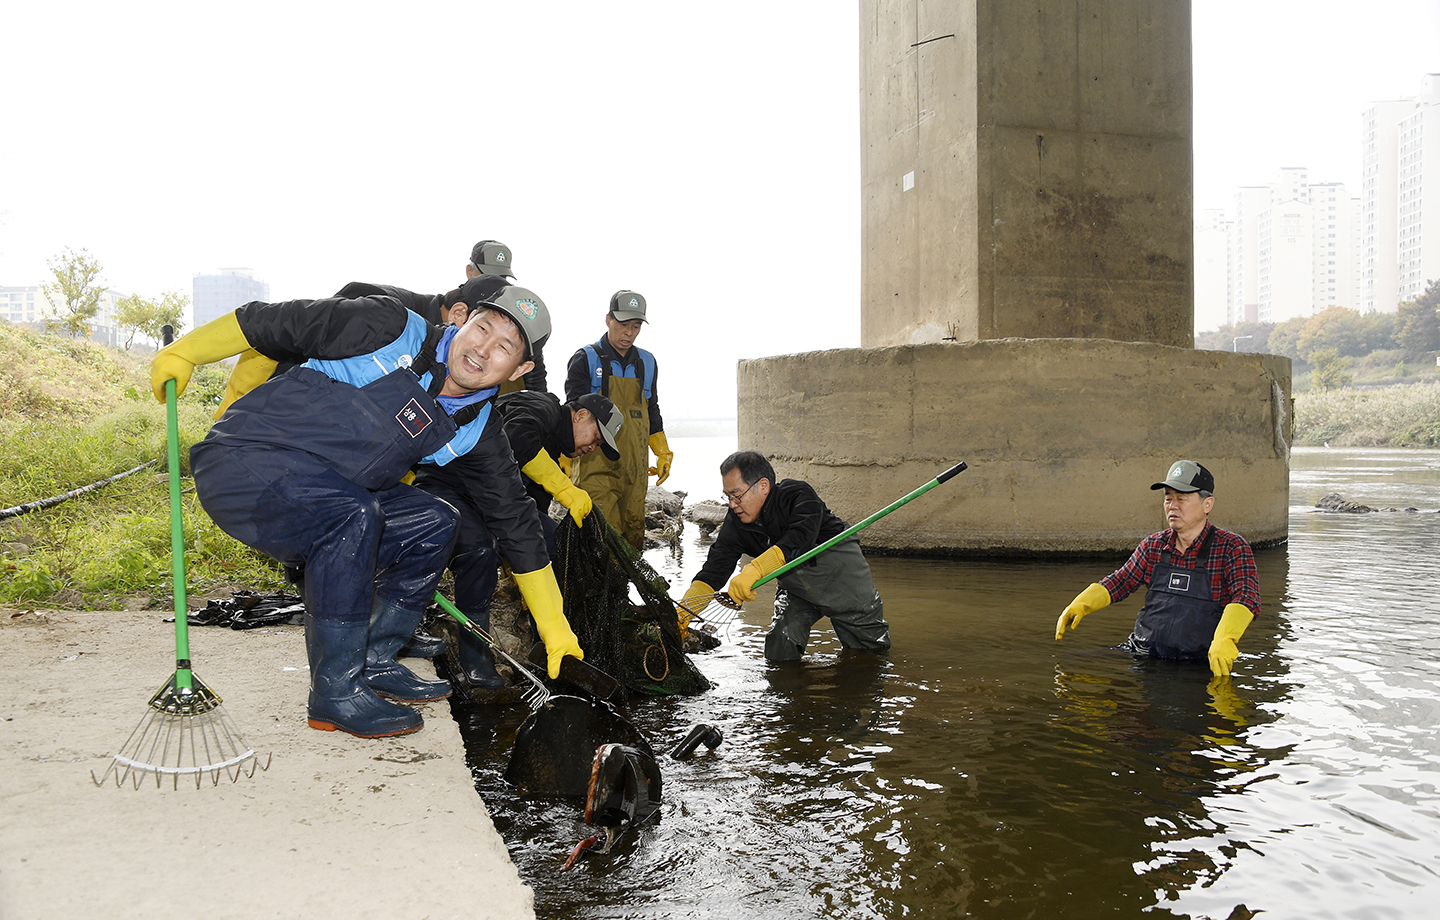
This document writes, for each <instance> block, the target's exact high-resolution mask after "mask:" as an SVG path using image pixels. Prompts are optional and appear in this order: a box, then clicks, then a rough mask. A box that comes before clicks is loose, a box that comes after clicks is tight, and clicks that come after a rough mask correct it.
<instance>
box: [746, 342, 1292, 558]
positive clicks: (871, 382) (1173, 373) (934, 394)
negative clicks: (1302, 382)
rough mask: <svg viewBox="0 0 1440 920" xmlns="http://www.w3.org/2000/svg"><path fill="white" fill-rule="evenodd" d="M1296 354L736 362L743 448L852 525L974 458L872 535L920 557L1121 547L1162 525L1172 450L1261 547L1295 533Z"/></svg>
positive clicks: (1066, 353) (900, 356)
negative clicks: (803, 484) (1193, 463)
mask: <svg viewBox="0 0 1440 920" xmlns="http://www.w3.org/2000/svg"><path fill="white" fill-rule="evenodd" d="M1290 406H1291V401H1290V360H1289V359H1288V358H1283V357H1278V356H1275V355H1259V354H1231V353H1229V352H1216V351H1197V350H1194V349H1191V348H1176V347H1171V346H1166V345H1156V344H1150V343H1143V342H1113V341H1108V340H1101V339H995V340H989V341H982V342H970V343H958V344H935V345H904V346H892V347H886V348H858V349H840V350H834V351H825V352H814V353H809V354H796V355H781V356H777V357H770V358H761V359H757V360H751V361H742V362H741V363H740V369H739V422H740V431H739V435H740V441H739V443H740V446H741V447H742V448H747V449H754V450H758V451H761V452H762V453H764V454H766V455H767V456H769V457H770V459H771V461H772V462H773V463H774V465H775V471H776V474H777V475H778V476H780V477H782V478H785V477H794V478H798V479H804V480H806V481H808V482H810V483H811V484H812V485H814V486H815V488H816V489H817V490H818V491H819V493H820V495H821V497H822V498H824V500H825V502H826V503H827V504H828V505H829V506H830V507H831V508H832V509H833V510H834V511H835V512H836V513H837V514H839V515H840V516H841V517H843V518H845V519H846V520H848V521H851V522H855V521H859V520H860V519H861V518H863V517H865V516H866V515H867V514H869V513H871V512H873V511H875V510H878V509H879V508H882V507H884V506H885V505H887V504H889V503H890V502H891V501H894V500H895V499H896V498H899V497H900V496H901V495H903V494H904V493H905V492H906V491H908V490H909V489H912V488H915V487H917V486H920V485H922V484H924V483H925V482H926V481H927V480H929V479H931V478H933V477H934V476H935V475H936V474H937V473H939V472H941V471H942V470H944V469H945V468H947V467H949V466H950V465H952V464H954V463H955V462H956V461H959V460H965V461H966V462H968V463H969V466H970V468H969V469H968V470H967V471H966V472H965V473H963V474H961V476H960V477H958V478H957V479H955V480H952V481H951V482H950V483H948V484H947V485H944V486H942V487H940V489H937V490H935V491H934V492H932V493H930V494H927V495H925V496H923V497H922V498H920V499H917V500H916V501H915V502H912V503H911V504H910V505H907V506H906V507H904V508H903V509H901V510H899V511H896V512H895V513H894V514H892V515H890V516H889V517H887V518H884V519H883V520H881V521H879V522H877V523H875V524H874V525H872V526H871V527H870V528H869V529H867V530H866V531H865V532H864V535H863V536H862V537H861V540H862V542H863V543H864V544H865V546H867V547H869V548H880V549H887V550H893V551H897V552H909V553H940V554H998V555H1034V554H1066V553H1101V552H1103V553H1112V552H1128V551H1130V550H1132V549H1134V547H1135V544H1136V542H1137V540H1138V539H1139V537H1141V536H1143V535H1144V534H1148V533H1152V532H1154V531H1157V530H1161V529H1163V528H1164V526H1165V523H1164V520H1163V518H1162V516H1161V508H1160V500H1159V499H1158V498H1157V497H1156V493H1154V492H1151V491H1150V490H1149V485H1150V484H1151V483H1152V482H1155V481H1156V480H1158V479H1161V478H1163V476H1164V473H1165V470H1166V468H1167V466H1168V465H1169V464H1170V463H1171V462H1173V461H1174V460H1176V459H1179V458H1190V459H1195V460H1199V461H1200V462H1201V463H1203V464H1204V465H1205V466H1206V467H1207V468H1209V469H1210V470H1211V471H1212V472H1213V473H1214V474H1215V479H1216V484H1217V491H1216V504H1215V511H1214V513H1213V514H1212V515H1211V520H1212V521H1214V522H1215V523H1216V525H1218V526H1220V527H1223V528H1225V529H1227V530H1233V531H1235V532H1237V533H1239V534H1241V535H1242V536H1244V537H1245V538H1246V539H1247V540H1249V541H1250V542H1251V543H1252V544H1253V545H1262V546H1263V545H1267V544H1273V543H1278V542H1283V541H1284V540H1285V537H1286V529H1287V526H1288V505H1289V443H1290V434H1291V427H1292V423H1291V412H1290Z"/></svg>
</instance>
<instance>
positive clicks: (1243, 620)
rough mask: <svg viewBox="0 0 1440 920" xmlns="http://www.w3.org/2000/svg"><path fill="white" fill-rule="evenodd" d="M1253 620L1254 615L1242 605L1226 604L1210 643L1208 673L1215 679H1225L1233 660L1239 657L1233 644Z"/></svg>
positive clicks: (1237, 649) (1236, 647)
mask: <svg viewBox="0 0 1440 920" xmlns="http://www.w3.org/2000/svg"><path fill="white" fill-rule="evenodd" d="M1253 619H1255V614H1253V613H1251V612H1250V608H1249V607H1246V606H1245V605H1244V604H1226V605H1225V612H1224V613H1222V614H1220V622H1219V624H1218V625H1216V627H1215V638H1214V639H1213V640H1211V642H1210V673H1211V674H1214V675H1215V676H1216V677H1227V676H1229V674H1230V668H1231V667H1233V666H1234V664H1235V659H1236V658H1239V657H1240V647H1239V646H1238V645H1236V644H1235V643H1236V642H1238V641H1239V639H1240V637H1241V636H1243V635H1244V634H1245V627H1247V626H1249V625H1250V621H1251V620H1253Z"/></svg>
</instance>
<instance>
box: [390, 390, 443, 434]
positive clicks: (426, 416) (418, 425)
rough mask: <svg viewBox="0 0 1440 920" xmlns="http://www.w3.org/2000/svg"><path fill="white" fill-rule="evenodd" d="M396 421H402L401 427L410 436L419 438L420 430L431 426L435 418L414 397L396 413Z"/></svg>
mask: <svg viewBox="0 0 1440 920" xmlns="http://www.w3.org/2000/svg"><path fill="white" fill-rule="evenodd" d="M395 421H397V422H399V423H400V427H401V428H404V429H405V431H406V432H407V433H408V434H409V435H410V437H412V438H418V437H420V432H422V431H424V430H425V429H426V428H428V427H430V423H431V422H433V421H435V420H434V419H433V418H431V417H430V413H428V412H426V411H425V410H424V409H423V408H422V407H421V405H420V401H419V400H415V399H412V400H410V401H409V402H408V403H406V404H405V408H403V409H401V410H400V411H399V412H397V413H395Z"/></svg>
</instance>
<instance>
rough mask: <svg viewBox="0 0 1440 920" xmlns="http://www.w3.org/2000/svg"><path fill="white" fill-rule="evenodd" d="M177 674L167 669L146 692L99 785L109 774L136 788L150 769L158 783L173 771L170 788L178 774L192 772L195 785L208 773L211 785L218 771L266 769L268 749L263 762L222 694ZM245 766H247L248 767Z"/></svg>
mask: <svg viewBox="0 0 1440 920" xmlns="http://www.w3.org/2000/svg"><path fill="white" fill-rule="evenodd" d="M178 677H179V674H178V672H177V673H176V674H173V675H171V677H170V680H169V681H167V682H166V683H165V685H164V686H162V687H161V688H160V689H159V690H157V691H156V692H155V695H154V696H152V697H151V698H150V703H149V707H148V709H149V711H147V712H146V713H145V715H144V716H142V717H141V718H140V722H139V724H137V725H136V726H135V730H134V731H132V732H131V733H130V737H129V738H128V739H126V741H125V744H124V745H123V746H121V748H120V753H118V754H116V755H115V756H114V757H112V758H111V760H110V764H109V766H107V767H106V768H105V772H104V773H103V774H102V775H100V776H98V777H97V776H96V775H95V771H93V770H92V771H90V778H91V779H92V780H94V782H95V785H97V786H103V785H105V784H106V782H107V781H108V780H109V779H110V777H111V776H114V778H115V786H116V787H117V788H119V787H121V786H123V785H125V783H126V782H130V783H131V784H133V786H134V788H136V789H139V788H140V784H141V783H143V782H144V781H145V780H146V778H147V777H148V776H150V775H151V774H153V775H154V777H155V787H156V788H157V789H158V788H159V787H160V783H161V781H162V779H163V778H164V777H166V776H169V777H171V779H172V785H173V788H176V789H178V788H179V787H180V777H182V776H183V777H185V778H186V780H187V781H188V780H189V778H190V777H191V776H193V777H195V788H196V789H199V788H200V785H201V782H202V781H203V780H204V778H205V776H206V775H209V777H210V779H211V785H216V786H218V785H219V784H220V775H221V774H222V773H223V774H224V775H226V776H228V777H230V781H231V782H232V783H233V782H237V781H238V780H239V779H240V777H241V776H254V775H255V771H256V770H257V769H261V770H268V769H270V755H268V754H267V755H266V756H265V763H264V765H263V766H262V765H261V763H260V756H259V755H258V754H256V753H255V751H254V750H253V749H252V748H251V747H250V745H249V744H247V743H246V741H245V736H244V735H242V734H241V733H240V729H239V727H238V726H237V725H236V724H235V721H234V720H233V719H231V718H230V716H229V714H228V713H226V711H225V707H224V706H223V705H222V704H221V699H220V696H219V695H218V694H216V693H215V692H214V691H213V690H211V689H210V688H209V687H207V686H205V684H204V683H202V682H201V680H200V678H199V677H197V676H195V675H194V674H193V673H191V674H190V675H189V683H190V684H191V686H189V687H181V686H179V683H180V681H179V680H178ZM247 765H248V767H249V769H248V770H247V769H246V767H247Z"/></svg>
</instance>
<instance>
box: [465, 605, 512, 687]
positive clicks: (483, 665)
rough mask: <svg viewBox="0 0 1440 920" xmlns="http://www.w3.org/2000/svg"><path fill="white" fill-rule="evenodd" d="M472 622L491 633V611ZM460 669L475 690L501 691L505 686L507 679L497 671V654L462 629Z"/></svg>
mask: <svg viewBox="0 0 1440 920" xmlns="http://www.w3.org/2000/svg"><path fill="white" fill-rule="evenodd" d="M470 620H471V621H472V622H473V623H474V624H475V625H476V626H479V627H480V628H481V629H483V630H485V631H486V632H487V633H488V632H489V631H490V611H488V610H487V611H485V612H484V613H482V614H479V615H478V616H472V617H470ZM457 638H458V645H459V658H460V668H461V669H462V670H463V671H464V672H465V680H466V682H467V683H469V684H470V686H471V688H473V689H475V690H499V689H501V688H502V687H504V686H505V678H503V677H501V676H500V674H499V673H498V672H497V671H496V670H495V653H494V652H492V651H491V650H490V646H488V645H486V644H485V640H483V639H481V638H479V637H478V636H475V635H472V634H471V633H470V631H469V630H467V629H465V628H464V627H461V629H460V630H459V635H458V637H457Z"/></svg>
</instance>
